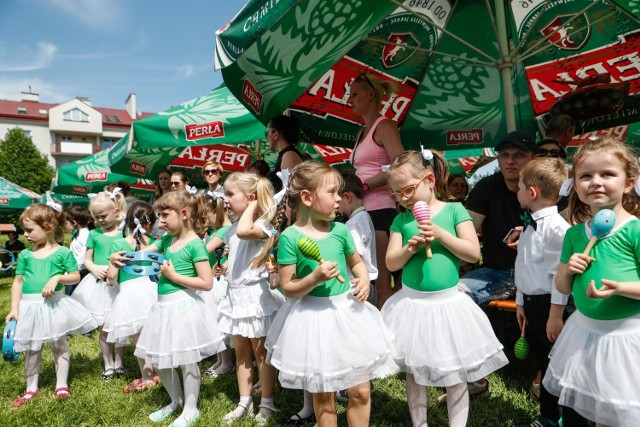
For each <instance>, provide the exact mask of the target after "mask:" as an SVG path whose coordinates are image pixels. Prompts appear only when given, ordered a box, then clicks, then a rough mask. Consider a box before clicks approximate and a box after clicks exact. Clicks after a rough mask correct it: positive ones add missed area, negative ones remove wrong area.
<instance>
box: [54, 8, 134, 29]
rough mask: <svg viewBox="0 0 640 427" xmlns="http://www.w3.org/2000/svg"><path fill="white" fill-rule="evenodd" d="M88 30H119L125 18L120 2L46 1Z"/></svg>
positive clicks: (124, 9) (124, 11) (124, 10)
mask: <svg viewBox="0 0 640 427" xmlns="http://www.w3.org/2000/svg"><path fill="white" fill-rule="evenodd" d="M47 1H48V2H49V3H50V4H51V5H52V6H54V7H56V8H58V9H60V10H61V11H63V12H65V13H66V14H68V15H70V16H71V17H73V18H75V19H76V20H77V21H78V22H80V23H81V24H82V25H84V26H85V27H87V28H90V29H99V30H106V31H115V30H119V29H120V28H121V26H122V24H123V23H124V18H125V16H126V7H125V6H126V5H125V4H124V2H123V1H121V0H108V1H105V0H47Z"/></svg>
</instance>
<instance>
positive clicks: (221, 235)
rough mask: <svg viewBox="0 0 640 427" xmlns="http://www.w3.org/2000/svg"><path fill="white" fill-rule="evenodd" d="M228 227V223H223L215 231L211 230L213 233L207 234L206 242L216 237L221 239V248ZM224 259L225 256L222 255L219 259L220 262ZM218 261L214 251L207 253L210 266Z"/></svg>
mask: <svg viewBox="0 0 640 427" xmlns="http://www.w3.org/2000/svg"><path fill="white" fill-rule="evenodd" d="M229 227H231V226H230V225H223V226H222V227H220V228H218V229H217V230H216V231H214V232H213V234H210V235H209V236H207V243H208V242H209V240H211V239H213V238H214V237H217V238H218V239H220V240H222V246H220V247H221V248H224V236H225V235H226V234H227V230H228V229H229ZM225 260H226V257H225V256H223V257H222V258H221V259H220V263H221V264H222V263H224V262H225ZM217 263H218V259H217V258H216V251H212V252H211V253H209V265H210V266H211V267H213V266H214V265H216V264H217Z"/></svg>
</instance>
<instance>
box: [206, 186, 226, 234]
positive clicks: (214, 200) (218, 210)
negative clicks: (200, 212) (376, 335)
mask: <svg viewBox="0 0 640 427" xmlns="http://www.w3.org/2000/svg"><path fill="white" fill-rule="evenodd" d="M202 197H203V198H204V208H205V215H207V214H209V213H212V214H214V215H215V216H216V219H215V221H214V222H213V224H209V226H210V227H213V228H215V229H218V228H220V227H222V224H224V216H225V214H226V212H225V208H224V199H223V198H222V197H219V196H217V197H213V196H211V195H210V194H207V193H203V195H202Z"/></svg>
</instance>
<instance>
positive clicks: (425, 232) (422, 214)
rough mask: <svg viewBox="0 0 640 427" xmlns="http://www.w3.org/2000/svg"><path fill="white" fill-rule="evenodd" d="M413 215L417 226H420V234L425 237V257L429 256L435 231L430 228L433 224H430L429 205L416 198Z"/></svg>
mask: <svg viewBox="0 0 640 427" xmlns="http://www.w3.org/2000/svg"><path fill="white" fill-rule="evenodd" d="M413 216H414V217H415V219H416V221H418V228H420V230H421V231H420V234H421V235H422V237H423V238H424V239H425V243H426V247H427V249H426V251H427V258H431V257H432V256H433V253H432V252H431V247H430V243H431V242H432V241H433V240H434V239H435V233H434V231H433V229H432V227H433V224H431V221H430V219H431V207H430V206H429V204H428V203H427V202H423V201H422V200H418V201H417V202H416V203H415V204H414V205H413Z"/></svg>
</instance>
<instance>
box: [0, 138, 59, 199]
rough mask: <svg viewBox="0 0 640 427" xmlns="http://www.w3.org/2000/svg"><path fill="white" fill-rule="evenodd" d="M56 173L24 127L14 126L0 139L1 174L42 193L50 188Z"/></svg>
mask: <svg viewBox="0 0 640 427" xmlns="http://www.w3.org/2000/svg"><path fill="white" fill-rule="evenodd" d="M54 173H55V172H54V169H53V167H51V165H50V164H49V160H48V159H47V156H46V155H45V154H42V153H41V152H40V150H38V148H37V147H36V146H35V144H34V143H33V141H32V140H31V137H27V136H25V135H24V132H23V131H22V129H20V128H13V129H11V130H9V132H7V135H6V137H5V139H4V140H0V176H3V177H5V178H6V179H8V180H9V181H11V182H14V183H16V184H18V185H21V186H23V187H25V188H28V189H29V190H31V191H34V192H36V193H38V194H42V193H44V192H45V191H47V190H49V189H50V187H51V179H53V176H54Z"/></svg>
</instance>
